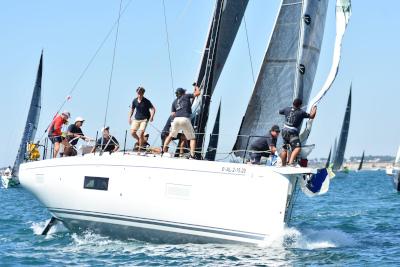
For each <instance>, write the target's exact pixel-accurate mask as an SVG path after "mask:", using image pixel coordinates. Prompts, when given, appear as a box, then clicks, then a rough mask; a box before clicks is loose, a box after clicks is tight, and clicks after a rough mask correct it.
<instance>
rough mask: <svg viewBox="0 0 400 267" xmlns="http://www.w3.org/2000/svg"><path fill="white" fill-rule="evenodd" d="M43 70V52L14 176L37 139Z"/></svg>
mask: <svg viewBox="0 0 400 267" xmlns="http://www.w3.org/2000/svg"><path fill="white" fill-rule="evenodd" d="M42 70H43V50H42V53H41V55H40V60H39V67H38V70H37V74H36V82H35V87H34V88H33V93H32V99H31V104H30V106H29V112H28V116H27V118H26V123H25V128H24V133H23V134H22V139H21V143H20V145H19V149H18V153H17V157H16V158H15V162H14V166H13V169H12V174H13V176H18V169H19V165H20V164H21V163H22V162H23V161H24V160H25V155H26V145H27V143H29V142H32V141H33V140H34V139H35V134H36V130H37V127H38V123H39V116H40V109H41V94H42Z"/></svg>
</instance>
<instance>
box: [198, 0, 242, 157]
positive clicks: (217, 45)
mask: <svg viewBox="0 0 400 267" xmlns="http://www.w3.org/2000/svg"><path fill="white" fill-rule="evenodd" d="M247 4H248V0H218V1H216V5H215V10H214V15H213V19H212V23H211V26H210V30H209V33H208V37H207V41H206V46H205V48H204V53H203V56H202V59H201V65H200V70H199V75H198V78H197V84H198V85H199V86H200V88H201V90H202V94H201V96H200V97H198V99H197V101H196V102H195V103H194V104H193V113H194V119H193V124H194V128H195V132H196V141H197V147H198V149H197V150H202V148H203V142H204V133H205V130H206V125H207V121H208V115H209V109H210V103H211V97H212V94H213V92H214V89H215V86H216V84H217V82H218V79H219V77H220V75H221V72H222V69H223V67H224V65H225V62H226V59H227V58H228V55H229V52H230V50H231V48H232V45H233V42H234V40H235V37H236V35H237V32H238V30H239V27H240V24H241V21H242V18H243V16H244V12H245V10H246V7H247Z"/></svg>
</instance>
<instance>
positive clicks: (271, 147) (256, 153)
mask: <svg viewBox="0 0 400 267" xmlns="http://www.w3.org/2000/svg"><path fill="white" fill-rule="evenodd" d="M280 131H281V130H280V129H279V126H278V125H274V126H272V128H271V130H269V131H268V133H267V134H266V135H265V136H262V137H259V138H257V139H256V140H255V141H254V142H253V143H252V144H251V145H250V150H251V152H250V159H251V161H250V162H251V163H252V164H260V160H261V157H269V156H270V155H271V154H272V155H273V154H275V152H276V141H277V139H278V136H279V133H280Z"/></svg>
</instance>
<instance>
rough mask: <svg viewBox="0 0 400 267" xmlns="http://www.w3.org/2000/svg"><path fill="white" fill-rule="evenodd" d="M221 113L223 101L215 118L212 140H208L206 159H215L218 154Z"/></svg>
mask: <svg viewBox="0 0 400 267" xmlns="http://www.w3.org/2000/svg"><path fill="white" fill-rule="evenodd" d="M220 115H221V102H219V107H218V112H217V116H216V118H215V123H214V127H213V130H212V133H211V136H210V141H209V142H208V147H207V152H206V156H205V159H206V160H210V161H214V160H215V156H216V155H217V148H218V138H219V121H220Z"/></svg>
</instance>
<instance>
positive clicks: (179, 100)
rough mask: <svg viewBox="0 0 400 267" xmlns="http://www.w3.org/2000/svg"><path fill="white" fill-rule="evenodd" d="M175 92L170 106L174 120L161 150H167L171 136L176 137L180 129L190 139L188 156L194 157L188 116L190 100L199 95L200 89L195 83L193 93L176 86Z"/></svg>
mask: <svg viewBox="0 0 400 267" xmlns="http://www.w3.org/2000/svg"><path fill="white" fill-rule="evenodd" d="M175 94H176V99H175V100H174V102H173V103H172V108H171V111H172V113H171V115H172V116H173V117H174V120H173V121H172V124H171V131H170V133H169V135H168V137H167V138H166V139H165V143H164V146H163V152H167V151H168V144H169V143H170V142H171V140H172V138H177V136H178V133H179V132H180V131H182V132H183V134H184V135H185V137H186V139H187V140H190V158H195V156H194V152H195V149H196V136H195V135H194V129H193V126H192V122H191V121H190V117H191V116H192V102H191V100H192V99H194V98H195V97H197V96H199V95H200V89H199V87H198V86H197V85H194V92H193V94H186V90H185V89H183V88H178V89H176V91H175Z"/></svg>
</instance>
